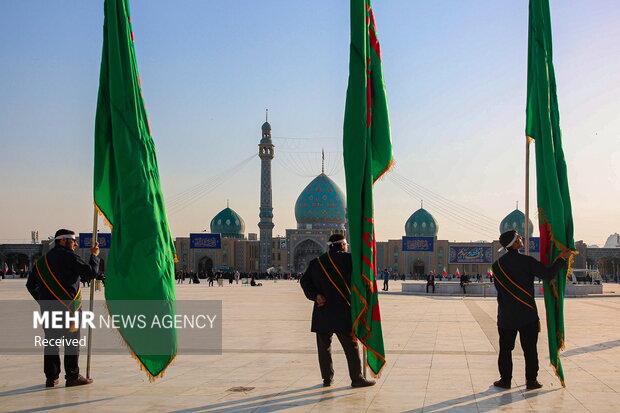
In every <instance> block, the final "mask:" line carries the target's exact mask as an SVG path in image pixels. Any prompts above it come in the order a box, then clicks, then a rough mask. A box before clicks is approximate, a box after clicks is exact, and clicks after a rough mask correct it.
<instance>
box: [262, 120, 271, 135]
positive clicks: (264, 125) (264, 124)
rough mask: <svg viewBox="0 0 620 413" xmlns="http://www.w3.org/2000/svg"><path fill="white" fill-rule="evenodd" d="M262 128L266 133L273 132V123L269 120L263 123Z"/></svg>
mask: <svg viewBox="0 0 620 413" xmlns="http://www.w3.org/2000/svg"><path fill="white" fill-rule="evenodd" d="M261 130H262V131H263V132H265V133H266V132H271V125H270V124H269V122H265V123H263V126H261Z"/></svg>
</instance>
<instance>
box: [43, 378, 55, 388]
mask: <svg viewBox="0 0 620 413" xmlns="http://www.w3.org/2000/svg"><path fill="white" fill-rule="evenodd" d="M56 385H58V379H47V380H45V387H54V386H56Z"/></svg>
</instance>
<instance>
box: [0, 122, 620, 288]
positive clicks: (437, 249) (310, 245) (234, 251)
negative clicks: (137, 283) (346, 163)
mask: <svg viewBox="0 0 620 413" xmlns="http://www.w3.org/2000/svg"><path fill="white" fill-rule="evenodd" d="M258 146H259V153H258V155H259V157H260V159H261V176H260V185H261V191H260V194H261V195H260V204H259V223H258V227H259V234H256V233H248V234H246V232H245V221H244V220H243V218H242V217H241V216H240V215H239V214H238V213H237V212H235V211H234V210H233V209H232V208H231V207H230V205H226V208H224V209H222V210H221V211H220V212H219V213H217V214H216V215H215V216H214V217H213V219H212V220H211V222H210V225H209V228H208V229H207V228H204V229H202V230H200V231H201V232H198V233H195V234H189V236H187V237H177V238H176V239H175V241H174V243H175V247H176V251H177V257H178V259H179V261H178V262H177V263H176V264H175V269H176V271H177V272H180V271H187V272H196V273H199V274H200V273H206V272H207V271H210V270H213V271H218V270H219V271H235V270H237V271H239V272H245V273H264V272H279V273H300V272H304V271H305V270H306V268H307V266H308V263H309V261H310V260H312V259H313V258H315V257H317V256H319V255H320V254H322V253H323V252H325V251H326V250H327V241H328V239H329V236H330V235H332V234H334V233H339V234H344V235H346V234H347V213H346V198H345V193H344V192H343V191H342V190H341V189H340V188H339V187H338V185H337V184H336V183H335V182H334V181H333V180H332V179H330V178H329V177H328V176H327V175H326V174H325V168H324V166H323V168H322V172H321V174H319V175H318V176H316V177H315V178H314V179H313V180H312V181H311V182H310V183H309V184H308V185H307V186H306V187H305V188H303V190H302V191H301V193H300V194H299V196H298V198H297V201H296V202H295V205H294V208H295V219H296V220H297V228H294V229H286V231H285V234H286V235H285V236H273V235H272V230H273V227H274V224H273V219H274V213H273V205H272V187H271V185H272V183H271V161H272V160H273V159H274V155H275V151H274V149H275V146H274V145H273V143H272V140H271V125H270V124H269V122H267V121H265V123H264V124H263V125H262V126H261V140H260V143H259V145H258ZM528 225H529V230H530V231H529V232H530V234H532V233H533V229H534V226H533V225H532V222H531V221H530V222H529V223H528ZM498 229H499V231H498V235H499V234H500V233H502V232H505V231H508V230H511V229H515V230H517V231H518V232H519V233H520V234H522V235H523V234H525V215H524V214H523V212H521V211H520V210H519V209H518V206H517V209H515V210H514V211H512V212H511V213H509V214H508V215H507V216H506V217H505V218H504V219H503V220H502V221H501V223H500V227H499V228H498ZM438 233H439V223H438V222H437V220H436V219H435V217H433V215H432V214H431V212H429V211H427V210H426V209H424V207H423V205H421V207H420V208H419V209H418V210H416V211H414V212H413V213H412V214H411V216H410V217H409V218H408V219H407V221H406V222H405V225H404V236H403V237H402V238H401V239H392V240H387V241H377V266H378V268H379V269H388V270H389V271H391V272H392V273H396V274H400V275H403V274H405V275H408V276H414V277H415V276H418V277H420V276H424V275H425V274H428V273H430V272H435V273H436V274H442V273H443V272H444V271H445V272H446V273H447V274H455V273H456V272H457V269H458V271H459V273H460V274H468V275H472V276H475V275H477V274H480V275H486V274H487V272H488V271H489V269H490V267H491V265H492V263H493V262H494V261H495V260H496V259H497V258H499V256H500V255H501V254H502V252H500V251H499V250H500V247H501V246H500V244H499V241H497V240H495V241H492V242H485V241H479V242H453V241H448V240H443V239H439V238H438ZM100 235H105V234H100ZM107 235H108V236H109V234H107ZM197 239H198V241H196V240H197ZM575 245H576V248H577V250H579V255H577V256H576V258H575V266H576V268H589V269H592V268H598V269H600V270H601V273H602V274H603V275H607V276H610V277H616V278H617V277H620V235H618V234H612V235H611V236H610V237H609V238H608V240H607V243H606V244H605V246H604V247H602V248H598V247H596V246H587V245H586V244H585V243H584V242H583V241H576V242H575ZM51 246H52V243H51V241H44V242H42V243H38V241H37V242H35V241H34V238H33V243H32V244H2V245H0V265H1V266H2V267H4V268H5V271H4V273H8V274H12V273H13V272H16V273H25V272H26V271H27V270H28V269H29V268H32V265H33V262H34V260H35V259H36V258H38V257H39V256H41V254H43V253H45V252H46V251H47V250H48V249H49V248H50V247H51ZM108 247H109V245H108ZM538 251H539V248H538V242H537V238H532V240H531V241H530V255H532V256H533V257H535V258H537V259H539V252H538ZM76 252H77V253H78V254H79V255H80V256H82V257H83V258H85V259H86V258H87V257H88V254H89V250H88V248H86V247H85V248H78V249H77V250H76ZM100 257H101V258H102V259H103V262H104V263H105V262H106V261H107V249H106V248H105V247H103V249H102V252H101V255H100ZM3 275H4V274H3Z"/></svg>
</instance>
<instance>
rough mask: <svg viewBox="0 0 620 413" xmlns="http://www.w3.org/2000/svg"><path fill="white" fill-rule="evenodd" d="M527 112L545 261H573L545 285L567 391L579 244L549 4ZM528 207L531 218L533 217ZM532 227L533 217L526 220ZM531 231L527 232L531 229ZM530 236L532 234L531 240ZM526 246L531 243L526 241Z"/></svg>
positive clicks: (533, 9) (539, 21)
mask: <svg viewBox="0 0 620 413" xmlns="http://www.w3.org/2000/svg"><path fill="white" fill-rule="evenodd" d="M528 32H529V34H528V65H527V69H528V70H527V107H526V126H525V135H526V200H529V182H528V180H529V144H530V142H531V140H534V141H535V144H536V186H537V199H538V221H539V229H540V260H541V262H542V263H543V264H544V265H547V266H550V265H552V264H553V263H555V262H556V261H557V260H558V258H559V257H560V256H562V257H564V258H566V259H567V260H568V265H567V266H565V267H564V268H563V269H562V270H561V271H560V272H559V273H558V274H557V275H556V276H555V277H554V278H553V279H551V280H548V281H544V294H545V307H546V310H547V335H548V341H549V358H550V361H551V365H552V366H553V368H554V370H555V373H556V375H557V377H558V379H559V380H560V383H561V384H562V386H564V385H565V384H564V372H563V371H562V364H561V362H560V351H561V350H563V349H564V289H565V286H566V278H567V277H568V276H570V273H571V268H572V260H573V256H574V255H575V254H576V253H577V252H576V251H575V243H574V240H573V215H572V207H571V200H570V191H569V186H568V172H567V167H566V161H565V160H564V151H563V149H562V132H561V130H560V111H559V107H558V96H557V87H556V83H555V70H554V68H553V47H552V41H551V12H550V9H549V0H530V3H529V31H528ZM528 203H529V202H527V201H526V212H528V213H527V215H529V205H528ZM526 222H529V216H526ZM526 227H527V226H526ZM527 235H529V234H527ZM526 244H529V237H527V236H526Z"/></svg>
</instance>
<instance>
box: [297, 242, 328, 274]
mask: <svg viewBox="0 0 620 413" xmlns="http://www.w3.org/2000/svg"><path fill="white" fill-rule="evenodd" d="M324 252H325V251H324V250H323V248H321V246H320V245H319V244H318V243H317V242H316V241H313V240H311V239H307V240H304V241H302V242H300V243H299V244H298V245H297V248H295V253H294V254H293V268H294V271H295V272H304V271H306V269H307V268H308V263H309V262H310V261H311V260H313V259H314V258H316V257H318V256H319V255H321V254H323V253H324Z"/></svg>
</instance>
